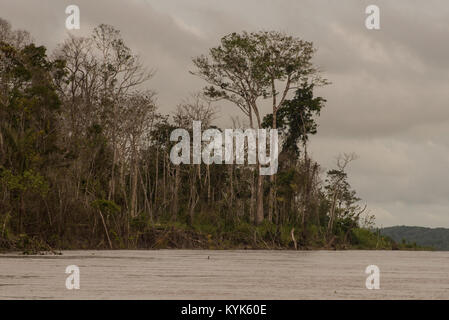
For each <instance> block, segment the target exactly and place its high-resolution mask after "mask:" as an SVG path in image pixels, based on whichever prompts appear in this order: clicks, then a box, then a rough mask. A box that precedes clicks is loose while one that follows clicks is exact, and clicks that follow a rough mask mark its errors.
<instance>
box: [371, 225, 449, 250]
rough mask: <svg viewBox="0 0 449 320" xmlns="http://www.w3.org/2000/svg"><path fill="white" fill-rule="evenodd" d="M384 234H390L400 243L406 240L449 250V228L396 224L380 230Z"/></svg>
mask: <svg viewBox="0 0 449 320" xmlns="http://www.w3.org/2000/svg"><path fill="white" fill-rule="evenodd" d="M380 232H381V234H382V235H385V236H388V237H390V238H392V239H393V240H395V241H396V242H398V243H400V242H402V240H403V239H404V240H406V241H407V242H409V243H413V242H416V244H418V245H420V246H425V247H433V248H435V249H436V250H449V229H445V228H425V227H407V226H396V227H388V228H383V229H381V230H380Z"/></svg>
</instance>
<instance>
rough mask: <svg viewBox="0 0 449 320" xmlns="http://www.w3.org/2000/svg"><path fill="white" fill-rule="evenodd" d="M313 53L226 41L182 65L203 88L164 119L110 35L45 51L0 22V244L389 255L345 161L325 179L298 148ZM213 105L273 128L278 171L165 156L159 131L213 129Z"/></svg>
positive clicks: (245, 39) (311, 102) (309, 111)
mask: <svg viewBox="0 0 449 320" xmlns="http://www.w3.org/2000/svg"><path fill="white" fill-rule="evenodd" d="M315 51H316V50H315V48H314V46H313V44H312V43H311V42H308V41H304V40H301V39H299V38H296V37H293V36H289V35H286V34H284V33H282V32H265V31H263V32H253V33H247V32H241V33H232V34H229V35H226V36H224V37H223V38H221V40H220V41H219V44H218V45H217V46H216V47H213V48H211V49H210V50H209V52H207V53H205V54H204V55H201V56H198V57H196V58H194V59H193V61H192V70H191V71H190V72H191V73H192V75H193V76H197V77H200V78H201V79H203V80H204V83H205V86H204V88H202V89H201V90H199V91H198V93H194V94H192V95H191V96H189V97H186V98H185V99H184V100H182V101H180V103H179V105H178V106H177V109H176V112H174V113H173V114H169V115H167V114H163V113H161V112H160V111H159V108H158V105H157V103H156V97H157V94H156V93H155V92H154V91H153V90H151V89H148V87H149V86H150V83H151V82H149V80H150V79H152V78H153V77H154V72H153V70H152V69H149V68H148V67H146V66H145V65H143V64H142V62H141V61H140V59H139V56H138V55H136V54H135V53H133V51H132V50H131V49H130V48H129V47H128V46H127V45H126V43H125V41H124V39H123V38H122V36H121V34H120V32H119V30H117V29H116V28H114V27H113V26H110V25H105V24H102V25H99V26H98V27H96V28H94V30H93V31H92V34H91V35H90V36H89V37H76V36H73V35H70V36H68V37H67V39H65V40H64V42H63V43H61V44H60V45H59V46H58V47H57V49H56V50H54V52H51V53H48V52H47V50H46V48H45V47H44V46H38V45H36V44H35V43H34V42H33V41H32V39H31V36H30V35H29V33H28V32H26V31H20V30H13V29H12V28H11V25H10V24H9V23H8V22H7V21H6V20H3V19H2V20H0V182H1V184H0V247H1V248H37V249H36V250H44V249H45V248H59V249H67V248H112V249H116V248H163V247H176V248H195V247H198V248H243V247H248V248H297V249H299V248H309V247H326V248H331V247H333V248H345V247H354V246H362V247H363V246H368V243H369V246H370V247H376V248H380V247H385V246H389V245H390V244H391V243H390V242H389V241H387V239H385V238H383V237H380V236H379V235H376V234H374V233H372V232H371V231H369V230H367V227H370V226H372V225H373V217H372V216H369V215H365V208H366V207H364V206H361V205H360V204H359V201H360V199H359V198H358V197H357V195H356V192H355V191H354V190H353V189H352V188H351V186H350V184H349V183H348V176H347V167H348V165H349V163H350V162H351V161H352V160H354V159H355V156H354V155H352V154H344V155H342V156H340V157H339V158H338V160H337V162H336V165H335V168H333V169H331V170H328V171H327V172H325V171H324V170H323V168H322V167H321V166H320V165H319V164H318V163H317V162H316V161H314V160H313V159H311V157H310V156H309V155H308V153H307V146H308V142H309V137H310V136H311V135H313V134H315V133H316V132H317V130H318V124H317V119H318V117H319V115H320V113H321V112H322V110H323V108H324V107H325V103H326V100H325V99H324V98H322V97H317V96H315V94H314V89H315V88H316V87H317V86H323V85H328V84H329V82H328V81H327V80H326V79H325V78H323V77H322V72H321V71H320V70H319V68H318V67H317V66H316V65H315V64H314V63H313V62H312V59H313V56H314V53H315ZM221 100H226V101H228V102H230V103H231V104H233V105H234V106H235V107H236V108H237V109H236V110H239V111H240V112H241V115H242V117H243V120H240V118H235V119H233V125H234V128H241V129H244V128H273V129H277V130H278V132H279V134H280V146H279V147H280V150H281V151H280V154H279V169H278V172H277V174H275V175H272V176H270V177H265V176H263V175H260V174H259V170H260V163H257V164H255V165H249V164H232V165H216V164H211V165H206V164H194V165H185V164H180V165H174V164H173V163H172V162H171V161H170V150H171V148H172V146H173V145H174V144H175V142H172V141H170V133H171V132H172V131H173V130H174V129H176V128H185V129H186V130H192V128H191V124H192V121H194V120H196V121H201V123H202V129H203V130H204V129H207V128H217V127H216V125H215V124H214V121H215V120H216V118H217V107H216V102H217V101H221ZM267 100H268V101H270V105H271V106H272V108H271V113H269V114H268V115H266V116H264V117H263V116H262V113H261V104H262V103H263V102H264V101H267ZM218 129H220V128H218ZM362 217H363V219H362ZM367 239H368V240H367Z"/></svg>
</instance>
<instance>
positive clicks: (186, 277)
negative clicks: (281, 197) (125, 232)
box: [0, 250, 449, 300]
mask: <svg viewBox="0 0 449 320" xmlns="http://www.w3.org/2000/svg"><path fill="white" fill-rule="evenodd" d="M69 265H76V266H78V267H79V270H80V289H78V290H68V289H67V288H66V278H67V277H68V276H69V275H68V274H66V273H65V270H66V267H67V266H69ZM368 265H377V266H378V267H379V269H380V289H379V290H368V289H367V288H366V286H365V281H366V278H367V277H368V275H367V274H365V268H366V267H367V266H368ZM0 299H200V300H203V299H225V300H232V299H449V252H412V251H264V250H260V251H259V250H257V251H243V250H242V251H209V250H155V251H145V250H139V251H64V252H63V255H61V256H52V255H46V256H23V255H20V254H2V255H0Z"/></svg>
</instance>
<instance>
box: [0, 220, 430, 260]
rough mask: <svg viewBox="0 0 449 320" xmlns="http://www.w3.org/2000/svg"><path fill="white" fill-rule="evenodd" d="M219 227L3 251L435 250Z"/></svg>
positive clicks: (6, 244)
mask: <svg viewBox="0 0 449 320" xmlns="http://www.w3.org/2000/svg"><path fill="white" fill-rule="evenodd" d="M223 230H225V228H220V227H219V226H214V225H193V226H192V225H191V226H188V225H182V224H168V223H167V224H155V225H152V226H147V227H146V228H145V230H142V231H134V232H132V234H131V235H130V237H129V238H128V239H122V238H119V237H114V236H113V235H111V234H108V235H106V234H105V235H104V236H100V237H98V236H97V237H91V238H89V237H78V238H75V237H68V238H64V237H61V238H58V239H55V238H54V237H53V238H52V237H45V236H42V235H41V236H39V235H27V234H21V235H18V236H13V237H9V238H1V237H0V252H11V251H19V252H23V253H24V254H39V253H45V252H50V253H58V252H59V251H61V250H98V249H100V250H106V249H114V250H117V249H149V250H151V249H206V250H235V249H242V250H261V249H265V250H432V248H425V247H420V246H417V245H416V244H410V243H404V242H401V243H397V242H395V241H394V240H393V239H391V238H389V237H386V236H382V235H380V234H379V232H376V231H374V230H367V229H363V228H354V229H351V230H350V232H347V233H345V234H340V235H338V234H337V235H332V236H331V237H325V236H324V235H323V234H322V232H320V230H315V229H312V230H307V231H303V230H300V229H295V228H294V227H292V226H285V227H278V226H276V225H274V224H263V225H260V226H253V225H250V224H245V223H243V224H241V225H240V226H238V227H236V228H233V229H231V230H227V231H223Z"/></svg>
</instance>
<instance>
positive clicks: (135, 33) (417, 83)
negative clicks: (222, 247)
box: [0, 0, 449, 227]
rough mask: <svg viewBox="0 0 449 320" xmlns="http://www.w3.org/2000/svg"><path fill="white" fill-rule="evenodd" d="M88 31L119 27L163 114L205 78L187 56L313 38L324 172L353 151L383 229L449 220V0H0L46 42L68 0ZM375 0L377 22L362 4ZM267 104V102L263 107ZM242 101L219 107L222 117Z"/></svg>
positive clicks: (356, 182) (316, 150) (56, 37)
mask: <svg viewBox="0 0 449 320" xmlns="http://www.w3.org/2000/svg"><path fill="white" fill-rule="evenodd" d="M70 4H76V5H78V6H79V8H80V11H81V29H80V30H77V31H74V32H72V33H73V34H75V35H89V34H90V32H91V31H92V28H93V27H94V26H96V25H98V24H100V23H107V24H111V25H114V26H115V27H116V28H118V29H120V30H121V32H122V35H123V37H124V39H125V41H126V43H127V44H128V46H129V47H131V48H132V49H133V50H134V52H136V53H138V54H140V55H141V57H142V61H144V62H145V64H146V65H148V66H149V67H152V68H154V69H156V70H157V73H156V76H155V77H154V78H153V79H152V80H151V81H150V82H149V83H148V87H149V88H152V89H155V90H156V91H157V92H158V105H159V108H160V111H161V112H163V113H169V112H172V111H173V110H174V109H175V107H176V104H177V103H179V102H180V101H181V100H182V99H183V98H185V97H186V96H188V95H189V93H191V92H194V91H198V90H200V89H201V88H202V86H203V85H204V83H203V82H202V81H201V80H199V79H197V78H195V77H194V76H192V75H190V74H189V72H188V71H189V70H193V65H192V62H191V58H192V57H194V56H197V55H200V54H203V53H207V50H208V48H210V47H212V46H215V45H217V44H218V42H219V39H220V38H221V37H222V36H224V35H226V34H228V33H230V32H240V31H242V30H246V31H258V30H277V31H284V32H286V33H288V34H291V35H293V36H297V37H301V38H303V39H305V40H309V41H313V42H314V45H315V47H316V48H317V49H318V52H317V54H316V57H315V59H314V61H315V63H316V64H317V65H319V66H320V67H321V68H322V69H323V71H324V76H325V77H326V78H327V79H329V80H330V81H331V82H332V84H331V85H329V86H326V87H324V88H321V89H319V90H318V92H317V94H319V95H321V96H323V97H324V98H326V99H327V104H326V107H325V109H324V110H323V112H322V115H321V117H320V119H319V125H320V127H319V132H318V134H317V135H316V136H315V137H313V139H312V140H311V145H310V148H311V151H312V154H313V157H314V159H315V160H317V161H318V162H319V163H321V164H322V165H323V167H324V168H325V169H328V168H330V167H332V165H333V164H334V162H335V157H336V155H338V154H339V153H343V152H347V153H350V152H355V153H356V154H357V155H358V156H359V159H358V160H357V161H355V162H353V163H352V164H351V167H350V168H349V174H350V182H351V184H352V186H353V187H354V188H355V189H356V190H357V192H358V194H359V196H360V197H361V198H362V199H363V201H364V202H366V203H367V204H368V208H369V209H370V211H371V212H372V213H373V214H375V215H376V218H377V219H376V220H377V224H378V225H379V226H381V225H382V226H390V225H397V224H401V225H420V226H431V227H437V226H441V227H449V108H448V105H449V81H448V80H449V2H448V1H446V0H441V1H437V0H434V1H418V0H415V1H413V0H394V1H391V0H390V1H379V0H371V1H362V0H345V1H332V0H309V1H303V0H277V1H275V0H271V1H268V0H226V1H223V0H176V1H175V0H122V1H119V0H101V1H99V0H95V1H92V0H91V1H84V0H77V1H65V0H64V1H61V0H39V1H34V0H0V17H2V18H5V19H7V20H9V22H11V23H12V25H13V28H15V29H17V28H20V29H26V30H28V31H30V32H31V34H32V36H33V38H34V39H35V41H36V42H37V43H39V44H44V45H46V46H47V47H48V48H49V50H50V51H51V50H52V49H54V48H55V46H56V45H57V44H58V43H60V42H62V41H63V40H64V38H65V37H66V36H67V32H68V31H67V30H66V29H65V20H66V17H67V15H66V14H65V8H66V6H68V5H70ZM370 4H376V5H378V6H379V7H380V26H381V29H380V30H367V29H366V28H365V24H364V21H365V18H366V14H365V8H366V7H367V6H368V5H370ZM264 111H265V112H266V111H268V109H266V110H264ZM238 114H239V113H238V109H237V108H232V107H230V106H227V105H225V106H223V105H222V107H221V110H220V119H219V121H221V123H223V124H226V123H229V118H230V116H231V115H232V116H235V115H238Z"/></svg>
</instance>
